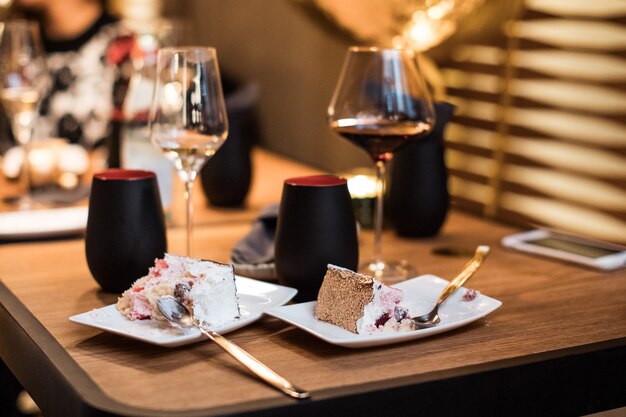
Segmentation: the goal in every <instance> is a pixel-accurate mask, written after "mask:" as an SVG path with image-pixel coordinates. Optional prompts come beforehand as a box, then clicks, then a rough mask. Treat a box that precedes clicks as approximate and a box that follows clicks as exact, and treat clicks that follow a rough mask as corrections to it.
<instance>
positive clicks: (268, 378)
mask: <svg viewBox="0 0 626 417" xmlns="http://www.w3.org/2000/svg"><path fill="white" fill-rule="evenodd" d="M198 328H199V329H200V331H201V332H202V333H203V334H204V335H205V336H207V337H208V338H209V339H211V340H212V341H214V342H215V343H217V345H218V346H219V347H221V348H222V349H223V350H224V351H226V353H228V354H229V355H230V356H232V357H233V358H235V359H237V361H239V363H241V364H242V365H243V366H245V367H246V368H248V370H249V371H250V372H252V373H253V374H255V375H256V376H258V377H259V378H260V379H261V380H263V381H264V382H266V383H267V384H269V385H271V386H273V387H274V388H276V389H278V390H279V391H282V392H283V393H284V394H286V395H288V396H290V397H292V398H297V399H299V400H300V399H304V398H309V396H310V394H309V393H308V392H307V391H304V390H301V389H300V388H297V387H295V386H294V385H293V384H292V383H291V382H289V381H287V380H286V379H285V378H283V377H282V376H280V375H278V374H277V373H276V372H274V371H272V370H271V369H270V368H268V367H267V366H266V365H264V364H263V363H261V362H260V361H259V360H258V359H256V358H255V357H254V356H252V355H250V354H249V353H248V352H246V351H245V350H243V349H242V348H240V347H239V346H237V345H236V344H235V343H234V342H231V341H230V340H229V339H227V338H225V337H224V336H222V335H221V334H219V333H216V332H213V331H210V330H205V329H203V328H201V327H198Z"/></svg>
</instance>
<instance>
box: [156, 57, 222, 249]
mask: <svg viewBox="0 0 626 417" xmlns="http://www.w3.org/2000/svg"><path fill="white" fill-rule="evenodd" d="M156 71H157V82H156V84H155V90H154V97H153V102H152V108H151V111H150V116H149V122H150V137H151V140H152V143H153V144H154V145H156V146H157V147H158V148H159V149H161V151H162V152H163V153H164V154H165V156H166V157H167V158H168V159H169V160H170V161H172V162H173V163H174V166H175V167H176V170H177V172H178V175H179V177H180V178H181V180H182V181H183V182H184V184H185V200H186V205H187V210H186V226H187V240H186V253H187V256H191V255H192V242H193V239H192V236H193V202H192V189H193V184H194V181H195V179H196V176H197V174H198V171H199V170H200V169H201V168H202V166H203V165H204V164H205V163H206V162H207V161H208V160H209V159H210V158H211V157H212V156H213V155H214V154H215V153H216V152H217V151H218V149H219V148H220V146H222V144H223V143H224V141H225V140H226V136H227V135H228V119H227V115H226V106H225V104H224V94H223V92H222V84H221V79H220V72H219V66H218V63H217V54H216V51H215V49H214V48H210V47H176V48H163V49H160V50H159V51H158V54H157V69H156Z"/></svg>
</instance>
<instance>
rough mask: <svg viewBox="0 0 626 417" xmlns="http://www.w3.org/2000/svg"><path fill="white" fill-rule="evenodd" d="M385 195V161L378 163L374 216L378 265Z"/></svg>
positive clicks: (380, 253)
mask: <svg viewBox="0 0 626 417" xmlns="http://www.w3.org/2000/svg"><path fill="white" fill-rule="evenodd" d="M384 193H385V161H376V207H375V214H374V255H373V256H372V260H373V261H374V262H376V263H378V262H380V261H382V243H381V235H382V230H383V199H384Z"/></svg>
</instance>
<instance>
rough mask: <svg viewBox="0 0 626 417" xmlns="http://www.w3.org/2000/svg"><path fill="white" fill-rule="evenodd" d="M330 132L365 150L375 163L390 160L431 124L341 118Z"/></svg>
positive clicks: (332, 126)
mask: <svg viewBox="0 0 626 417" xmlns="http://www.w3.org/2000/svg"><path fill="white" fill-rule="evenodd" d="M331 129H332V130H333V132H335V133H337V134H338V135H340V136H342V137H344V138H346V139H348V140H349V141H350V142H352V143H354V144H355V145H356V146H358V147H360V148H362V149H364V150H365V151H366V152H367V153H368V155H369V156H370V157H371V158H372V159H373V160H374V162H376V161H388V160H390V159H391V158H392V156H393V152H395V151H396V150H398V149H400V148H401V147H402V146H404V145H408V144H409V143H410V141H411V140H414V139H417V138H418V137H420V136H421V135H422V134H424V133H425V132H428V131H430V130H431V126H430V123H425V122H413V121H403V122H395V121H390V120H377V119H357V120H355V119H342V120H338V121H336V122H333V123H331Z"/></svg>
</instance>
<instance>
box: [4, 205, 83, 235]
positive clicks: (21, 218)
mask: <svg viewBox="0 0 626 417" xmlns="http://www.w3.org/2000/svg"><path fill="white" fill-rule="evenodd" d="M87 211H88V208H87V206H81V207H66V208H55V209H43V210H23V211H7V212H2V213H0V239H5V240H16V239H36V238H46V237H56V236H69V235H73V234H79V233H82V232H84V231H85V228H86V227H87Z"/></svg>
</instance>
